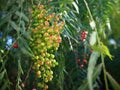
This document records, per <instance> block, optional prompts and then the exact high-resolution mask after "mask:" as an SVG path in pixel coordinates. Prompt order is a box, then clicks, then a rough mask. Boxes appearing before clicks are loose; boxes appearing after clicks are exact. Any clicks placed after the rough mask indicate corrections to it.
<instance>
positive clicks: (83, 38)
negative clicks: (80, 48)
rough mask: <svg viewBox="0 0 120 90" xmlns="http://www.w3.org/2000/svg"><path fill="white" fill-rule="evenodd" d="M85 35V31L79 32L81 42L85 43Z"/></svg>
mask: <svg viewBox="0 0 120 90" xmlns="http://www.w3.org/2000/svg"><path fill="white" fill-rule="evenodd" d="M87 34H88V32H87V31H82V32H81V36H80V38H81V40H82V41H85V40H86V38H87Z"/></svg>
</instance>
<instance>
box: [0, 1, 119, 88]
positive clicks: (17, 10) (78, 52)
mask: <svg viewBox="0 0 120 90" xmlns="http://www.w3.org/2000/svg"><path fill="white" fill-rule="evenodd" d="M85 1H87V4H88V7H89V9H90V12H91V15H92V18H93V19H94V21H95V23H96V28H97V32H98V36H99V39H100V40H101V41H102V42H103V43H105V45H106V46H107V47H108V48H109V50H110V52H111V54H112V55H113V56H114V57H113V60H112V61H111V60H109V58H108V57H105V58H104V60H105V66H106V71H107V72H109V73H110V74H107V75H108V79H110V80H109V82H108V83H109V89H110V90H119V88H120V87H119V84H118V83H120V72H119V68H120V57H119V56H120V53H119V51H120V40H119V39H120V37H119V35H120V31H119V29H120V27H119V26H120V7H119V6H120V0H114V1H113V0H0V90H35V89H37V90H42V89H39V88H37V82H36V80H35V77H36V76H35V74H34V71H33V70H31V66H32V63H33V62H32V61H31V56H32V55H33V52H32V51H31V48H30V46H29V42H30V40H32V38H31V32H30V30H29V27H30V26H31V20H32V18H31V13H30V12H31V9H32V6H33V5H38V4H43V5H45V7H46V9H49V8H51V10H50V11H49V13H55V14H56V15H62V19H63V21H65V26H64V28H63V31H62V32H61V37H62V43H61V44H60V47H59V49H58V51H57V52H55V56H56V57H55V58H56V60H57V62H58V63H59V65H58V66H57V67H55V68H53V71H54V78H53V80H52V81H51V82H49V83H48V85H49V88H48V90H88V88H89V84H88V80H87V74H88V68H91V67H88V66H89V65H88V63H90V62H89V60H90V59H89V58H90V57H91V54H92V48H91V45H90V43H89V39H90V38H91V33H92V32H93V30H92V27H93V28H94V26H92V25H94V24H92V25H91V22H92V20H91V16H90V13H89V11H88V9H87V7H86V3H85ZM82 31H86V32H88V34H87V38H86V40H85V41H83V40H82V39H81V32H82ZM16 42H17V44H18V45H19V48H14V47H13V45H14V44H15V43H16ZM95 57H96V56H95ZM84 59H86V60H87V63H85V62H84V61H83V60H84ZM93 59H94V58H93ZM79 60H80V61H79ZM94 68H95V70H94V73H93V77H91V78H92V79H93V88H94V90H105V83H104V79H103V70H102V65H101V59H100V58H98V59H97V60H96V64H95V67H94ZM110 75H112V78H111V76H110ZM113 78H114V79H113ZM111 80H112V82H113V81H114V80H116V81H117V82H118V83H117V82H116V81H114V82H113V83H111V82H110V81H111ZM112 85H114V86H115V87H114V86H112ZM116 87H117V88H116Z"/></svg>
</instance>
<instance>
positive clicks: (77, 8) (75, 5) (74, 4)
mask: <svg viewBox="0 0 120 90" xmlns="http://www.w3.org/2000/svg"><path fill="white" fill-rule="evenodd" d="M72 4H73V6H74V7H75V9H76V12H77V13H78V14H79V7H78V5H77V4H76V3H75V2H72Z"/></svg>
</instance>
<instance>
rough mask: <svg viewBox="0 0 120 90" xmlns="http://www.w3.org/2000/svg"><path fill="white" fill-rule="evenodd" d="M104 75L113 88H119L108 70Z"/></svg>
mask: <svg viewBox="0 0 120 90" xmlns="http://www.w3.org/2000/svg"><path fill="white" fill-rule="evenodd" d="M106 75H107V76H108V79H109V81H110V84H111V85H112V87H113V88H114V90H120V85H119V84H118V83H117V82H116V80H115V79H114V78H113V77H112V76H111V75H110V74H109V73H108V72H106Z"/></svg>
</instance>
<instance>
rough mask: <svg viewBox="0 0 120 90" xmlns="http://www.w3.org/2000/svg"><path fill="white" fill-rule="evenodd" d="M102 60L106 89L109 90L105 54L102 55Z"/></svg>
mask: <svg viewBox="0 0 120 90" xmlns="http://www.w3.org/2000/svg"><path fill="white" fill-rule="evenodd" d="M101 60H102V65H103V72H104V80H105V87H106V90H109V88H108V82H107V77H106V69H105V63H104V56H103V54H101Z"/></svg>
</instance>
